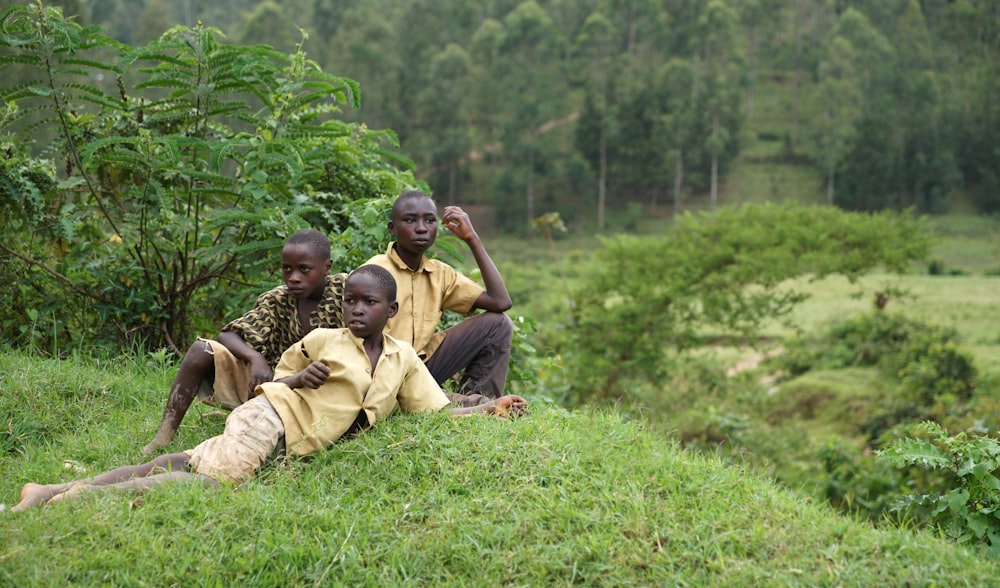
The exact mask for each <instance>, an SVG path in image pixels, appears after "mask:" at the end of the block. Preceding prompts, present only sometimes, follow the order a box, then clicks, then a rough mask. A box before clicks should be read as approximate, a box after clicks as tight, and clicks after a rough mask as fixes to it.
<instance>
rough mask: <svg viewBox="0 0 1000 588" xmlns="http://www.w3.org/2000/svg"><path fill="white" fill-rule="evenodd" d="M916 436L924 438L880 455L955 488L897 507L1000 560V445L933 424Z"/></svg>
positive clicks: (906, 500) (902, 502) (920, 427)
mask: <svg viewBox="0 0 1000 588" xmlns="http://www.w3.org/2000/svg"><path fill="white" fill-rule="evenodd" d="M915 432H916V433H918V434H920V436H921V437H922V438H914V437H906V438H904V439H900V440H897V441H895V442H893V443H892V444H890V445H889V446H888V447H887V448H886V449H884V450H882V451H879V452H877V455H878V456H879V458H880V459H882V460H884V461H886V462H887V463H889V464H891V465H893V466H896V467H908V466H917V467H919V468H922V469H924V470H928V471H934V472H937V473H939V474H943V475H944V476H946V477H947V478H948V479H949V480H950V482H951V484H949V485H948V486H946V487H944V488H943V490H942V491H940V492H937V493H922V494H912V495H910V496H907V497H906V498H904V499H902V500H900V501H898V502H897V503H896V504H895V505H894V507H893V508H894V509H895V510H897V511H900V512H903V513H906V514H908V515H910V516H913V517H914V518H915V519H916V520H920V521H927V522H932V523H934V524H936V525H938V526H939V527H940V528H941V529H942V530H943V531H944V532H945V533H947V534H948V535H949V536H951V537H953V538H954V539H956V540H957V541H958V542H959V543H967V544H971V545H976V546H978V547H979V548H981V549H982V550H983V551H984V552H985V553H986V555H987V556H988V557H990V558H991V559H1000V442H998V441H997V440H996V439H993V438H991V437H986V436H973V435H968V434H966V433H959V434H957V435H955V436H949V435H948V432H947V431H946V430H945V429H944V428H942V427H941V426H940V425H938V424H937V423H934V422H930V421H927V422H924V423H921V424H919V425H917V426H916V427H915Z"/></svg>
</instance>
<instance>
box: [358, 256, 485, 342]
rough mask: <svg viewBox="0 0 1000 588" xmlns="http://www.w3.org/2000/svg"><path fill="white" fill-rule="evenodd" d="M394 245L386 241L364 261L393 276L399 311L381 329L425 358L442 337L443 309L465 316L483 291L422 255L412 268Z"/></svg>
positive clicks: (446, 265)
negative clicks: (379, 251) (382, 249)
mask: <svg viewBox="0 0 1000 588" xmlns="http://www.w3.org/2000/svg"><path fill="white" fill-rule="evenodd" d="M395 245H396V244H395V243H390V244H389V249H388V250H387V251H386V252H385V253H384V254H380V255H376V256H374V257H372V258H371V259H369V260H368V263H371V264H375V265H378V266H381V267H384V268H385V269H387V270H389V272H390V273H392V277H394V278H396V301H397V302H398V303H399V312H397V313H396V316H394V317H393V318H391V319H389V322H388V324H386V326H385V332H386V333H388V334H390V335H392V336H393V337H396V338H397V339H402V340H403V341H408V342H409V343H410V344H412V345H413V348H414V349H416V350H417V354H419V355H420V357H421V358H422V359H423V360H424V361H427V358H429V357H430V356H431V355H433V354H434V351H435V350H437V348H438V346H439V345H440V344H441V340H442V339H444V333H439V332H437V327H438V324H439V323H440V322H441V316H442V315H443V314H444V311H445V310H450V311H452V312H457V313H459V314H462V315H467V314H469V313H470V312H472V310H473V305H474V304H475V303H476V299H478V298H479V297H480V296H481V295H482V293H483V292H485V291H486V290H485V289H484V288H483V287H482V286H480V285H479V284H477V283H476V282H474V281H472V280H471V279H470V278H468V277H467V276H464V275H462V274H460V273H458V272H457V271H455V268H453V267H451V266H450V265H448V264H446V263H444V262H442V261H439V260H437V259H428V258H426V257H424V258H423V259H422V260H421V261H420V267H418V268H417V270H416V271H413V270H411V269H410V267H409V266H408V265H406V262H404V261H403V259H402V258H401V257H399V254H398V253H396V249H395Z"/></svg>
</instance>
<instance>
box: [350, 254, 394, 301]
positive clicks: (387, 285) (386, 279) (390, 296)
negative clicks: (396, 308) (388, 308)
mask: <svg viewBox="0 0 1000 588" xmlns="http://www.w3.org/2000/svg"><path fill="white" fill-rule="evenodd" d="M354 274H365V275H368V276H371V277H373V278H375V281H377V282H378V285H379V287H380V288H381V289H382V293H383V294H385V297H386V299H387V300H388V302H390V303H391V302H395V301H396V279H395V278H393V277H392V274H390V273H389V270H387V269H385V268H384V267H381V266H377V265H375V264H371V263H369V264H365V265H363V266H361V267H359V268H357V269H355V270H354V271H353V272H351V274H350V275H349V276H347V282H350V281H351V278H352V277H353V276H354ZM345 284H346V282H345Z"/></svg>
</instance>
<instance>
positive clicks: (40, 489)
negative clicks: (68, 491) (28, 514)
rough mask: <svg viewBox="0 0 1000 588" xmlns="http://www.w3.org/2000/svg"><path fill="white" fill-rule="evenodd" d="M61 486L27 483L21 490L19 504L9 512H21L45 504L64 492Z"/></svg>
mask: <svg viewBox="0 0 1000 588" xmlns="http://www.w3.org/2000/svg"><path fill="white" fill-rule="evenodd" d="M64 489H65V488H64V486H63V485H62V484H52V485H45V484H35V483H34V482H28V483H27V484H25V485H24V486H23V487H22V488H21V502H18V503H17V504H15V505H14V506H12V507H10V511H11V512H21V511H25V510H28V509H29V508H34V507H36V506H40V505H42V504H45V503H46V502H48V501H50V500H52V497H53V496H55V495H57V494H59V493H60V492H62V491H63V490H64Z"/></svg>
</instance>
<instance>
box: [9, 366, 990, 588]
mask: <svg viewBox="0 0 1000 588" xmlns="http://www.w3.org/2000/svg"><path fill="white" fill-rule="evenodd" d="M142 364H143V362H132V361H126V362H120V363H106V364H97V363H94V362H91V361H82V360H73V361H64V362H57V361H48V360H38V359H32V358H29V357H26V356H24V355H21V354H12V353H0V373H2V374H3V390H4V393H3V395H0V409H2V410H0V416H2V419H3V422H4V423H5V426H4V430H3V432H2V433H0V438H2V439H3V448H4V450H5V451H4V453H3V457H2V458H0V496H2V497H3V498H2V500H3V501H4V502H6V503H8V504H10V503H12V502H14V501H16V497H17V493H18V490H19V488H20V485H21V484H22V483H23V482H25V481H27V480H40V481H63V480H67V479H70V478H71V477H75V476H80V475H85V474H82V473H81V471H83V470H85V471H86V472H87V473H93V472H97V471H100V470H103V469H105V468H108V467H111V466H114V465H118V464H121V463H128V462H134V461H136V460H138V459H139V448H140V447H141V446H142V444H143V443H144V441H146V437H147V436H148V435H149V434H150V433H151V432H152V431H153V428H154V426H155V423H156V421H157V419H158V417H159V413H160V410H161V409H162V401H163V398H164V395H165V391H166V387H167V384H168V382H169V379H170V377H171V375H172V372H171V370H170V369H164V368H163V367H157V366H155V365H142ZM192 413H193V414H191V415H189V417H188V420H187V422H186V425H187V426H185V427H184V428H183V429H182V431H181V435H180V439H179V441H178V443H177V444H176V445H177V447H184V446H187V445H190V444H192V443H194V442H196V441H197V440H199V439H201V438H203V437H205V436H207V435H209V434H212V433H214V432H216V431H218V430H220V428H221V424H222V419H221V418H220V417H216V416H211V415H207V416H206V415H204V413H205V410H204V409H203V408H201V407H196V409H195V410H193V411H192ZM200 413H201V414H202V416H203V418H199V414H200ZM0 537H2V538H3V539H2V541H0V562H2V565H0V584H3V585H7V586H62V585H66V584H68V583H74V584H78V585H158V586H163V585H172V584H176V585H234V584H237V583H241V584H243V583H245V584H253V585H285V586H304V585H336V584H351V585H368V586H390V585H415V586H427V585H470V586H473V585H475V586H496V585H524V586H527V585H540V584H555V585H569V584H585V585H596V586H600V585H606V586H638V585H642V586H648V585H681V586H698V585H731V586H750V585H782V586H823V585H828V586H866V585H886V586H903V585H906V586H931V585H949V586H957V585H988V584H993V583H996V582H997V581H1000V568H998V567H997V566H996V565H994V564H992V563H989V562H987V561H985V560H983V559H980V558H978V557H975V556H973V555H971V554H969V553H967V552H965V551H964V550H962V549H959V548H957V547H955V546H954V545H952V544H950V543H948V542H945V541H942V540H939V539H936V538H935V537H932V536H930V535H928V534H926V533H921V532H911V531H906V530H889V529H878V528H874V527H872V526H870V525H866V524H861V523H858V522H854V521H851V520H848V519H846V518H842V517H840V516H837V515H836V514H834V513H833V511H832V510H830V509H828V508H826V507H824V506H822V505H819V504H814V503H812V502H811V501H809V500H807V499H804V498H802V497H801V496H798V495H796V494H795V493H792V492H789V491H786V490H782V489H779V488H778V487H776V486H774V485H772V484H771V483H769V482H768V481H767V480H765V479H762V478H760V477H758V476H755V475H752V474H749V473H747V472H746V471H745V470H742V469H739V468H733V467H726V466H724V465H722V464H721V463H720V462H718V461H716V460H714V459H712V458H708V457H703V456H700V455H697V454H694V453H690V452H686V451H683V450H679V449H678V448H677V447H676V446H675V445H674V444H673V443H672V442H670V441H668V440H667V439H666V438H665V437H662V436H660V435H658V434H656V433H655V432H653V431H651V430H649V429H647V428H646V427H645V426H644V425H642V424H641V423H637V422H627V421H625V420H624V419H623V418H622V417H620V416H617V415H616V414H615V413H613V412H594V411H579V412H567V411H564V410H562V409H559V408H556V407H551V406H544V405H539V404H536V405H535V406H534V407H533V411H532V413H531V414H530V415H529V416H527V417H525V418H522V419H520V420H518V421H514V422H505V421H500V420H496V419H491V418H473V419H451V418H448V417H446V416H444V415H424V416H413V417H399V418H393V419H390V420H389V421H387V422H385V423H383V424H381V425H379V426H377V427H375V429H373V430H372V431H370V432H368V433H366V434H365V435H363V436H361V437H360V438H357V439H353V440H350V441H347V442H344V443H341V444H338V445H337V446H335V447H334V448H333V449H331V450H330V451H327V452H325V453H323V454H320V455H319V456H317V457H316V458H315V459H312V460H311V461H308V462H294V463H290V464H286V465H284V466H281V467H277V468H273V469H268V470H266V471H265V472H264V473H263V475H261V476H260V478H259V479H256V480H253V481H251V482H249V483H247V484H246V485H244V486H243V487H241V488H239V489H236V490H230V489H213V490H203V489H200V488H194V487H186V486H180V487H175V488H161V489H158V490H154V491H152V492H149V493H147V494H146V495H144V496H142V497H126V496H115V495H103V496H90V497H85V498H83V499H81V500H80V501H78V502H74V503H63V504H54V505H52V506H49V507H45V508H41V509H37V510H34V511H31V512H28V513H18V514H15V513H10V512H4V513H0Z"/></svg>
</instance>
